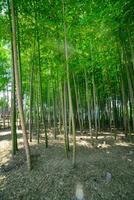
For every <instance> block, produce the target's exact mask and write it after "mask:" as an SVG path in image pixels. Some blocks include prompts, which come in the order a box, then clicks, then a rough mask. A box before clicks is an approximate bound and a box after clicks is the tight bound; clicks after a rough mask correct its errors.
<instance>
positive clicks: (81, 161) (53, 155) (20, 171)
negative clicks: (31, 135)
mask: <svg viewBox="0 0 134 200" xmlns="http://www.w3.org/2000/svg"><path fill="white" fill-rule="evenodd" d="M104 135H105V136H104ZM18 136H19V149H20V150H19V152H18V154H17V155H16V156H15V158H14V160H12V157H11V135H10V131H5V132H0V200H8V199H13V200H21V199H23V200H32V199H34V200H73V199H74V196H75V188H76V185H77V183H81V184H82V185H83V190H84V194H85V199H86V200H134V146H133V144H132V143H126V142H123V141H121V137H119V136H118V137H117V141H116V142H115V141H114V138H113V137H111V136H109V133H105V134H103V135H101V136H100V137H99V139H98V141H96V140H95V139H94V140H93V142H92V144H91V140H90V137H89V136H77V165H76V167H75V168H72V164H71V155H72V151H71V152H70V158H69V159H68V160H67V159H65V156H64V145H63V138H62V137H61V136H58V138H57V140H54V139H53V137H49V148H48V149H45V143H44V137H43V136H42V138H41V144H40V145H39V146H38V145H37V142H36V140H34V141H33V144H32V145H31V152H32V155H33V156H32V160H33V164H34V169H33V170H32V171H31V172H30V173H29V172H28V171H27V168H26V163H25V154H24V149H23V140H22V136H21V133H19V135H18ZM104 141H105V142H104ZM100 144H101V145H100ZM107 172H109V173H110V174H111V179H110V180H109V181H107V178H106V174H107Z"/></svg>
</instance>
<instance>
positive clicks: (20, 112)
mask: <svg viewBox="0 0 134 200" xmlns="http://www.w3.org/2000/svg"><path fill="white" fill-rule="evenodd" d="M11 19H12V40H13V50H12V54H13V58H14V59H13V62H14V69H15V83H16V96H17V100H18V109H19V114H20V119H21V126H22V133H23V140H24V147H25V151H26V158H27V166H28V169H29V170H31V157H30V148H29V144H28V138H27V132H26V125H25V118H24V112H23V105H22V94H21V88H20V77H19V69H18V54H17V43H16V17H15V6H14V0H11Z"/></svg>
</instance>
